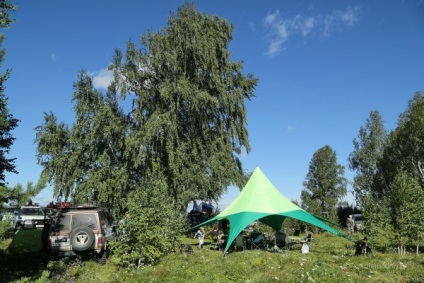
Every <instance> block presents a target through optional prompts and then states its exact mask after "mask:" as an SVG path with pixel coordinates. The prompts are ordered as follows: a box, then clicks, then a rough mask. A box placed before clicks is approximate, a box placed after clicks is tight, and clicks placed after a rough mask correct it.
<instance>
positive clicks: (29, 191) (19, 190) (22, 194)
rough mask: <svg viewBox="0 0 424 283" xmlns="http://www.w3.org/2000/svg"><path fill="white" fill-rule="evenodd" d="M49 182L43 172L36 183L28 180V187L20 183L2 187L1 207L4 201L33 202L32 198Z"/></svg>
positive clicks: (0, 191) (0, 195)
mask: <svg viewBox="0 0 424 283" xmlns="http://www.w3.org/2000/svg"><path fill="white" fill-rule="evenodd" d="M46 184H47V176H46V175H45V174H42V175H41V176H40V179H39V180H38V182H37V183H36V184H35V185H34V183H33V182H28V183H27V186H26V188H24V187H23V185H22V184H20V183H18V184H16V185H15V186H13V187H12V188H11V187H8V186H4V187H0V208H1V207H3V202H9V201H14V202H15V203H16V204H17V205H26V204H28V203H30V202H31V198H33V197H35V196H36V195H38V193H40V192H41V191H42V190H43V189H44V188H45V187H46Z"/></svg>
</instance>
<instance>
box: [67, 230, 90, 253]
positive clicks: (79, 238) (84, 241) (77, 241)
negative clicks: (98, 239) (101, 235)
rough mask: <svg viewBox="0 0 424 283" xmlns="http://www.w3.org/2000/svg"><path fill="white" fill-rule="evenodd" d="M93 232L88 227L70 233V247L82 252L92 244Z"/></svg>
mask: <svg viewBox="0 0 424 283" xmlns="http://www.w3.org/2000/svg"><path fill="white" fill-rule="evenodd" d="M94 238H95V237H94V232H93V230H91V229H90V228H88V227H84V226H81V227H78V228H75V229H74V230H73V231H72V233H71V245H72V247H73V249H74V250H76V251H79V252H83V251H85V250H88V249H89V248H90V247H91V246H92V245H93V243H94Z"/></svg>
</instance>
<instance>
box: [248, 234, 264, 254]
mask: <svg viewBox="0 0 424 283" xmlns="http://www.w3.org/2000/svg"><path fill="white" fill-rule="evenodd" d="M250 243H251V245H250V249H252V250H253V249H263V248H264V247H265V246H264V236H263V234H262V232H253V233H252V234H250Z"/></svg>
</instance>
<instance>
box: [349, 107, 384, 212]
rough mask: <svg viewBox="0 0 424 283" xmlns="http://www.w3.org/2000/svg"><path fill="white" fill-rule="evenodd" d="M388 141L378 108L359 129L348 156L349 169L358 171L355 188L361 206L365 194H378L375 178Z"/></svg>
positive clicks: (354, 182) (357, 201) (357, 200)
mask: <svg viewBox="0 0 424 283" xmlns="http://www.w3.org/2000/svg"><path fill="white" fill-rule="evenodd" d="M386 141H387V133H386V130H385V129H384V124H383V120H382V118H381V115H380V113H379V112H378V111H377V110H374V111H371V113H370V115H369V117H368V119H367V121H366V124H365V126H364V127H361V128H360V129H359V134H358V136H357V138H355V139H354V140H353V146H354V150H353V152H351V153H350V155H349V157H348V162H349V169H350V170H353V171H356V175H355V176H354V178H353V188H354V193H355V198H356V203H357V204H358V205H359V206H363V203H364V201H363V200H364V196H365V195H368V194H373V195H375V194H376V192H373V184H374V178H375V176H376V173H377V170H378V168H377V164H378V161H379V160H380V159H381V157H382V155H383V150H384V146H385V143H386Z"/></svg>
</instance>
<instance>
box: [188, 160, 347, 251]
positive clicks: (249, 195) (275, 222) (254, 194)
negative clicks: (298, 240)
mask: <svg viewBox="0 0 424 283" xmlns="http://www.w3.org/2000/svg"><path fill="white" fill-rule="evenodd" d="M287 217H290V218H294V219H298V220H301V221H303V222H306V223H309V224H312V225H314V226H317V227H319V228H322V229H324V230H327V231H329V232H331V233H333V234H336V235H338V236H342V237H344V238H347V237H346V236H345V235H343V234H341V233H340V232H338V231H337V230H335V229H333V228H331V227H330V226H328V225H327V224H325V223H323V222H322V221H321V220H319V219H318V218H317V217H315V216H313V215H312V214H310V213H308V212H306V211H305V210H303V209H301V208H300V207H299V206H297V205H296V204H294V203H292V202H291V201H290V200H289V199H287V198H286V197H285V196H283V195H282V194H281V193H280V192H279V191H278V190H277V189H276V188H275V187H274V185H273V184H272V183H271V182H270V181H269V180H268V178H267V177H266V176H265V175H264V173H262V171H261V169H259V167H256V169H255V171H254V172H253V174H252V176H251V177H250V179H249V181H248V182H247V184H246V186H245V187H244V188H243V190H242V191H241V192H240V194H239V195H238V196H237V197H236V198H235V199H234V201H233V202H232V203H231V204H230V205H229V206H228V207H227V208H226V209H224V210H223V211H222V212H221V213H219V214H218V215H217V216H215V217H214V218H211V219H209V220H207V221H205V222H203V223H201V224H199V225H196V226H194V227H192V228H191V229H190V230H195V229H197V228H198V227H201V226H204V225H207V224H209V223H214V222H216V221H220V220H223V219H225V218H227V219H228V220H229V222H230V231H229V235H228V241H227V245H226V247H225V249H224V253H225V252H226V251H227V250H228V248H229V247H230V245H231V243H232V242H233V241H234V239H235V238H236V237H237V235H238V234H239V233H240V232H241V231H242V230H243V229H244V228H245V227H246V226H248V225H249V224H250V223H252V222H253V221H255V220H259V221H260V222H262V223H264V224H267V225H268V226H270V227H271V228H273V229H274V230H275V231H279V230H280V229H281V226H282V224H283V222H284V220H285V219H286V218H287ZM347 239H348V238H347Z"/></svg>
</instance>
